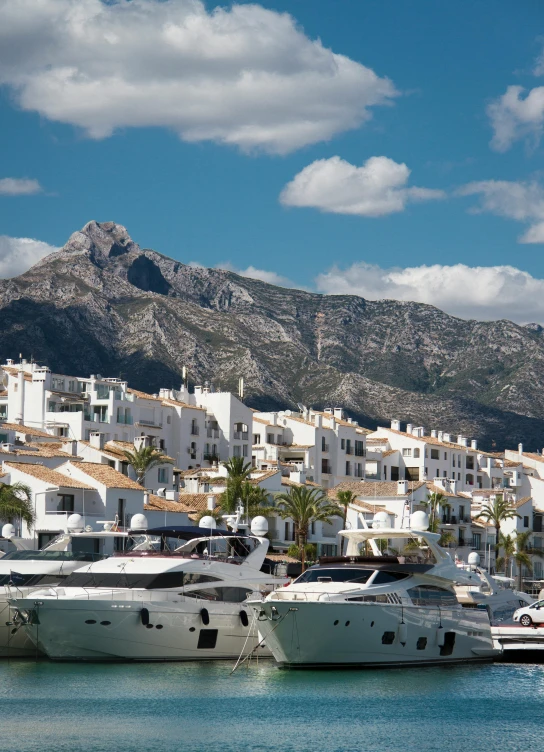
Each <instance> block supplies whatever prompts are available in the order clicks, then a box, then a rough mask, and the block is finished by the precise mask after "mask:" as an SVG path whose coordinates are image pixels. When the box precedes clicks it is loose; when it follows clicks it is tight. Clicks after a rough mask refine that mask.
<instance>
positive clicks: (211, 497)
mask: <svg viewBox="0 0 544 752" xmlns="http://www.w3.org/2000/svg"><path fill="white" fill-rule="evenodd" d="M208 509H209V510H210V512H211V511H213V510H214V509H215V495H214V494H210V495H209V496H208Z"/></svg>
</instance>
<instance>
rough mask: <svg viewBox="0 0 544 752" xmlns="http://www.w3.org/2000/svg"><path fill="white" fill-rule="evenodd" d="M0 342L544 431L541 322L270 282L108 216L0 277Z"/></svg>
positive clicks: (500, 429) (166, 375) (67, 360)
mask: <svg viewBox="0 0 544 752" xmlns="http://www.w3.org/2000/svg"><path fill="white" fill-rule="evenodd" d="M0 316H1V326H0V357H2V358H4V359H5V358H7V357H16V356H17V355H18V353H20V352H22V353H24V354H25V356H26V357H29V356H30V355H32V356H33V357H34V359H35V360H37V361H38V362H40V363H44V364H47V365H49V366H50V368H51V369H53V370H55V371H59V372H62V373H72V374H79V375H82V376H86V375H88V374H90V373H102V374H104V375H106V374H107V375H109V376H120V377H122V378H125V379H127V380H128V381H129V382H130V384H131V385H132V386H134V387H136V388H140V389H143V390H145V391H151V392H155V391H157V390H158V388H159V386H166V387H169V386H178V385H179V382H180V378H181V376H180V374H181V369H182V366H184V365H186V366H187V367H188V369H189V374H190V380H191V381H192V382H193V383H202V382H204V381H206V380H207V381H210V382H212V383H213V384H214V386H215V387H216V388H223V389H233V390H234V389H235V388H236V385H237V380H238V377H239V376H244V379H245V386H246V395H247V402H248V403H249V404H250V405H252V406H254V407H259V408H261V409H266V408H268V409H272V408H281V407H284V408H285V407H293V406H295V405H296V404H297V403H298V402H302V403H304V404H306V405H308V406H312V407H316V408H318V407H324V406H335V405H336V406H338V405H341V406H344V407H345V408H346V409H347V410H348V411H349V412H350V413H351V414H352V415H353V416H354V417H356V418H357V419H359V421H360V422H361V424H362V425H365V426H368V427H375V426H376V425H377V424H378V423H384V422H386V421H388V420H389V419H391V418H399V419H401V420H407V421H408V420H409V421H410V422H412V423H414V424H416V425H425V426H426V427H427V428H428V429H430V428H440V429H442V430H449V431H450V432H451V433H452V434H457V433H462V434H463V435H465V436H469V437H477V438H478V439H479V440H480V444H481V445H482V446H485V447H488V448H490V447H493V446H496V447H497V448H502V447H503V446H505V445H506V446H509V447H513V446H516V445H517V444H518V442H520V441H521V442H523V443H524V445H525V447H526V448H528V449H529V448H534V449H536V448H541V447H542V446H544V368H543V366H544V333H543V330H542V328H541V327H540V326H539V325H537V324H529V325H527V326H520V325H518V324H514V323H512V322H511V321H491V322H481V321H465V320H462V319H458V318H455V317H453V316H449V315H448V314H446V313H444V312H443V311H440V310H438V309H437V308H434V307H433V306H429V305H423V304H421V303H411V302H399V301H394V300H380V301H369V300H364V299H363V298H359V297H356V296H352V295H328V296H325V295H318V294H314V293H309V292H304V291H301V290H289V289H285V288H281V287H274V286H273V285H269V284H267V283H265V282H261V281H258V280H254V279H247V278H245V277H240V276H239V275H237V274H234V273H233V272H230V271H225V270H221V269H206V268H202V267H195V266H188V265H186V264H182V263H181V262H179V261H175V260H173V259H170V258H168V257H166V256H162V255H161V254H160V253H157V252H155V251H152V250H148V249H141V248H140V247H139V246H138V245H137V244H136V243H134V242H133V241H132V239H131V238H130V237H129V235H128V233H127V231H126V229H125V228H124V227H122V226H121V225H117V224H115V223H113V222H104V223H98V222H89V223H88V224H87V225H85V227H84V228H83V229H82V230H81V231H80V232H75V233H74V234H73V235H72V236H71V237H70V239H69V240H68V242H67V243H66V245H65V246H64V247H63V248H62V249H60V250H59V251H56V252H55V253H52V254H51V255H49V256H47V257H46V258H44V259H43V260H42V261H40V262H39V263H38V264H36V265H35V266H34V267H32V268H31V269H30V270H29V271H27V272H25V273H24V274H22V275H20V276H19V277H15V278H13V279H7V280H0Z"/></svg>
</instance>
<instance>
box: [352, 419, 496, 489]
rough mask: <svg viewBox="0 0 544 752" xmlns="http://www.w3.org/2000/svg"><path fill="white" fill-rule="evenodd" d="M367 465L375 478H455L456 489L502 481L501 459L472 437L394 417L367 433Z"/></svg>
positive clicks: (493, 485)
mask: <svg viewBox="0 0 544 752" xmlns="http://www.w3.org/2000/svg"><path fill="white" fill-rule="evenodd" d="M367 445H368V456H367V466H368V470H369V475H370V477H372V478H374V479H376V480H399V479H400V480H403V479H406V480H411V481H416V480H425V481H427V480H434V479H437V478H446V479H448V480H450V481H455V482H456V484H457V489H458V490H459V491H472V490H473V489H478V488H493V487H502V486H504V485H505V483H506V484H507V485H508V483H509V482H510V481H509V479H507V480H506V481H505V472H504V471H505V467H504V459H503V458H502V457H501V456H500V455H496V454H491V453H489V452H484V451H482V450H480V449H478V444H477V441H476V440H475V439H472V440H469V439H468V438H466V437H465V436H461V435H458V436H457V437H453V436H452V435H451V434H450V433H448V432H446V431H439V430H432V431H431V432H430V435H427V433H426V430H425V428H424V427H423V426H414V425H412V424H410V423H408V424H407V425H406V430H405V431H402V430H401V424H400V421H398V420H392V421H391V426H390V427H379V428H378V429H377V430H376V431H374V432H373V433H371V434H369V435H368V436H367Z"/></svg>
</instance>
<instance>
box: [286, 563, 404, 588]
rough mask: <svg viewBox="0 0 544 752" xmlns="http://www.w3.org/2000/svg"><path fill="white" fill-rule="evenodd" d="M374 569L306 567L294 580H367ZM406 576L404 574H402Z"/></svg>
mask: <svg viewBox="0 0 544 752" xmlns="http://www.w3.org/2000/svg"><path fill="white" fill-rule="evenodd" d="M374 572H375V570H374V569H362V568H361V569H355V568H351V567H350V568H348V567H331V568H328V567H315V568H313V569H307V570H306V571H305V572H304V574H301V575H300V577H298V578H297V579H296V580H295V582H296V583H297V585H298V584H299V583H301V582H318V581H319V579H320V578H322V577H326V578H330V579H331V580H332V582H361V583H365V582H367V581H368V580H369V579H370V577H371V576H372V575H373V574H374ZM403 576H406V575H403Z"/></svg>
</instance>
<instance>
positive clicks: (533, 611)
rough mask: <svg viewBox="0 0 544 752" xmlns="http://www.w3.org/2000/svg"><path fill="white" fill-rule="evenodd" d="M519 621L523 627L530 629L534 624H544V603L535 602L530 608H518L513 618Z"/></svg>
mask: <svg viewBox="0 0 544 752" xmlns="http://www.w3.org/2000/svg"><path fill="white" fill-rule="evenodd" d="M512 618H513V619H514V621H519V623H520V624H521V626H522V627H530V626H531V625H532V624H544V601H535V602H534V603H531V605H530V606H525V607H524V608H518V610H517V611H514V616H513V617H512Z"/></svg>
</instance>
